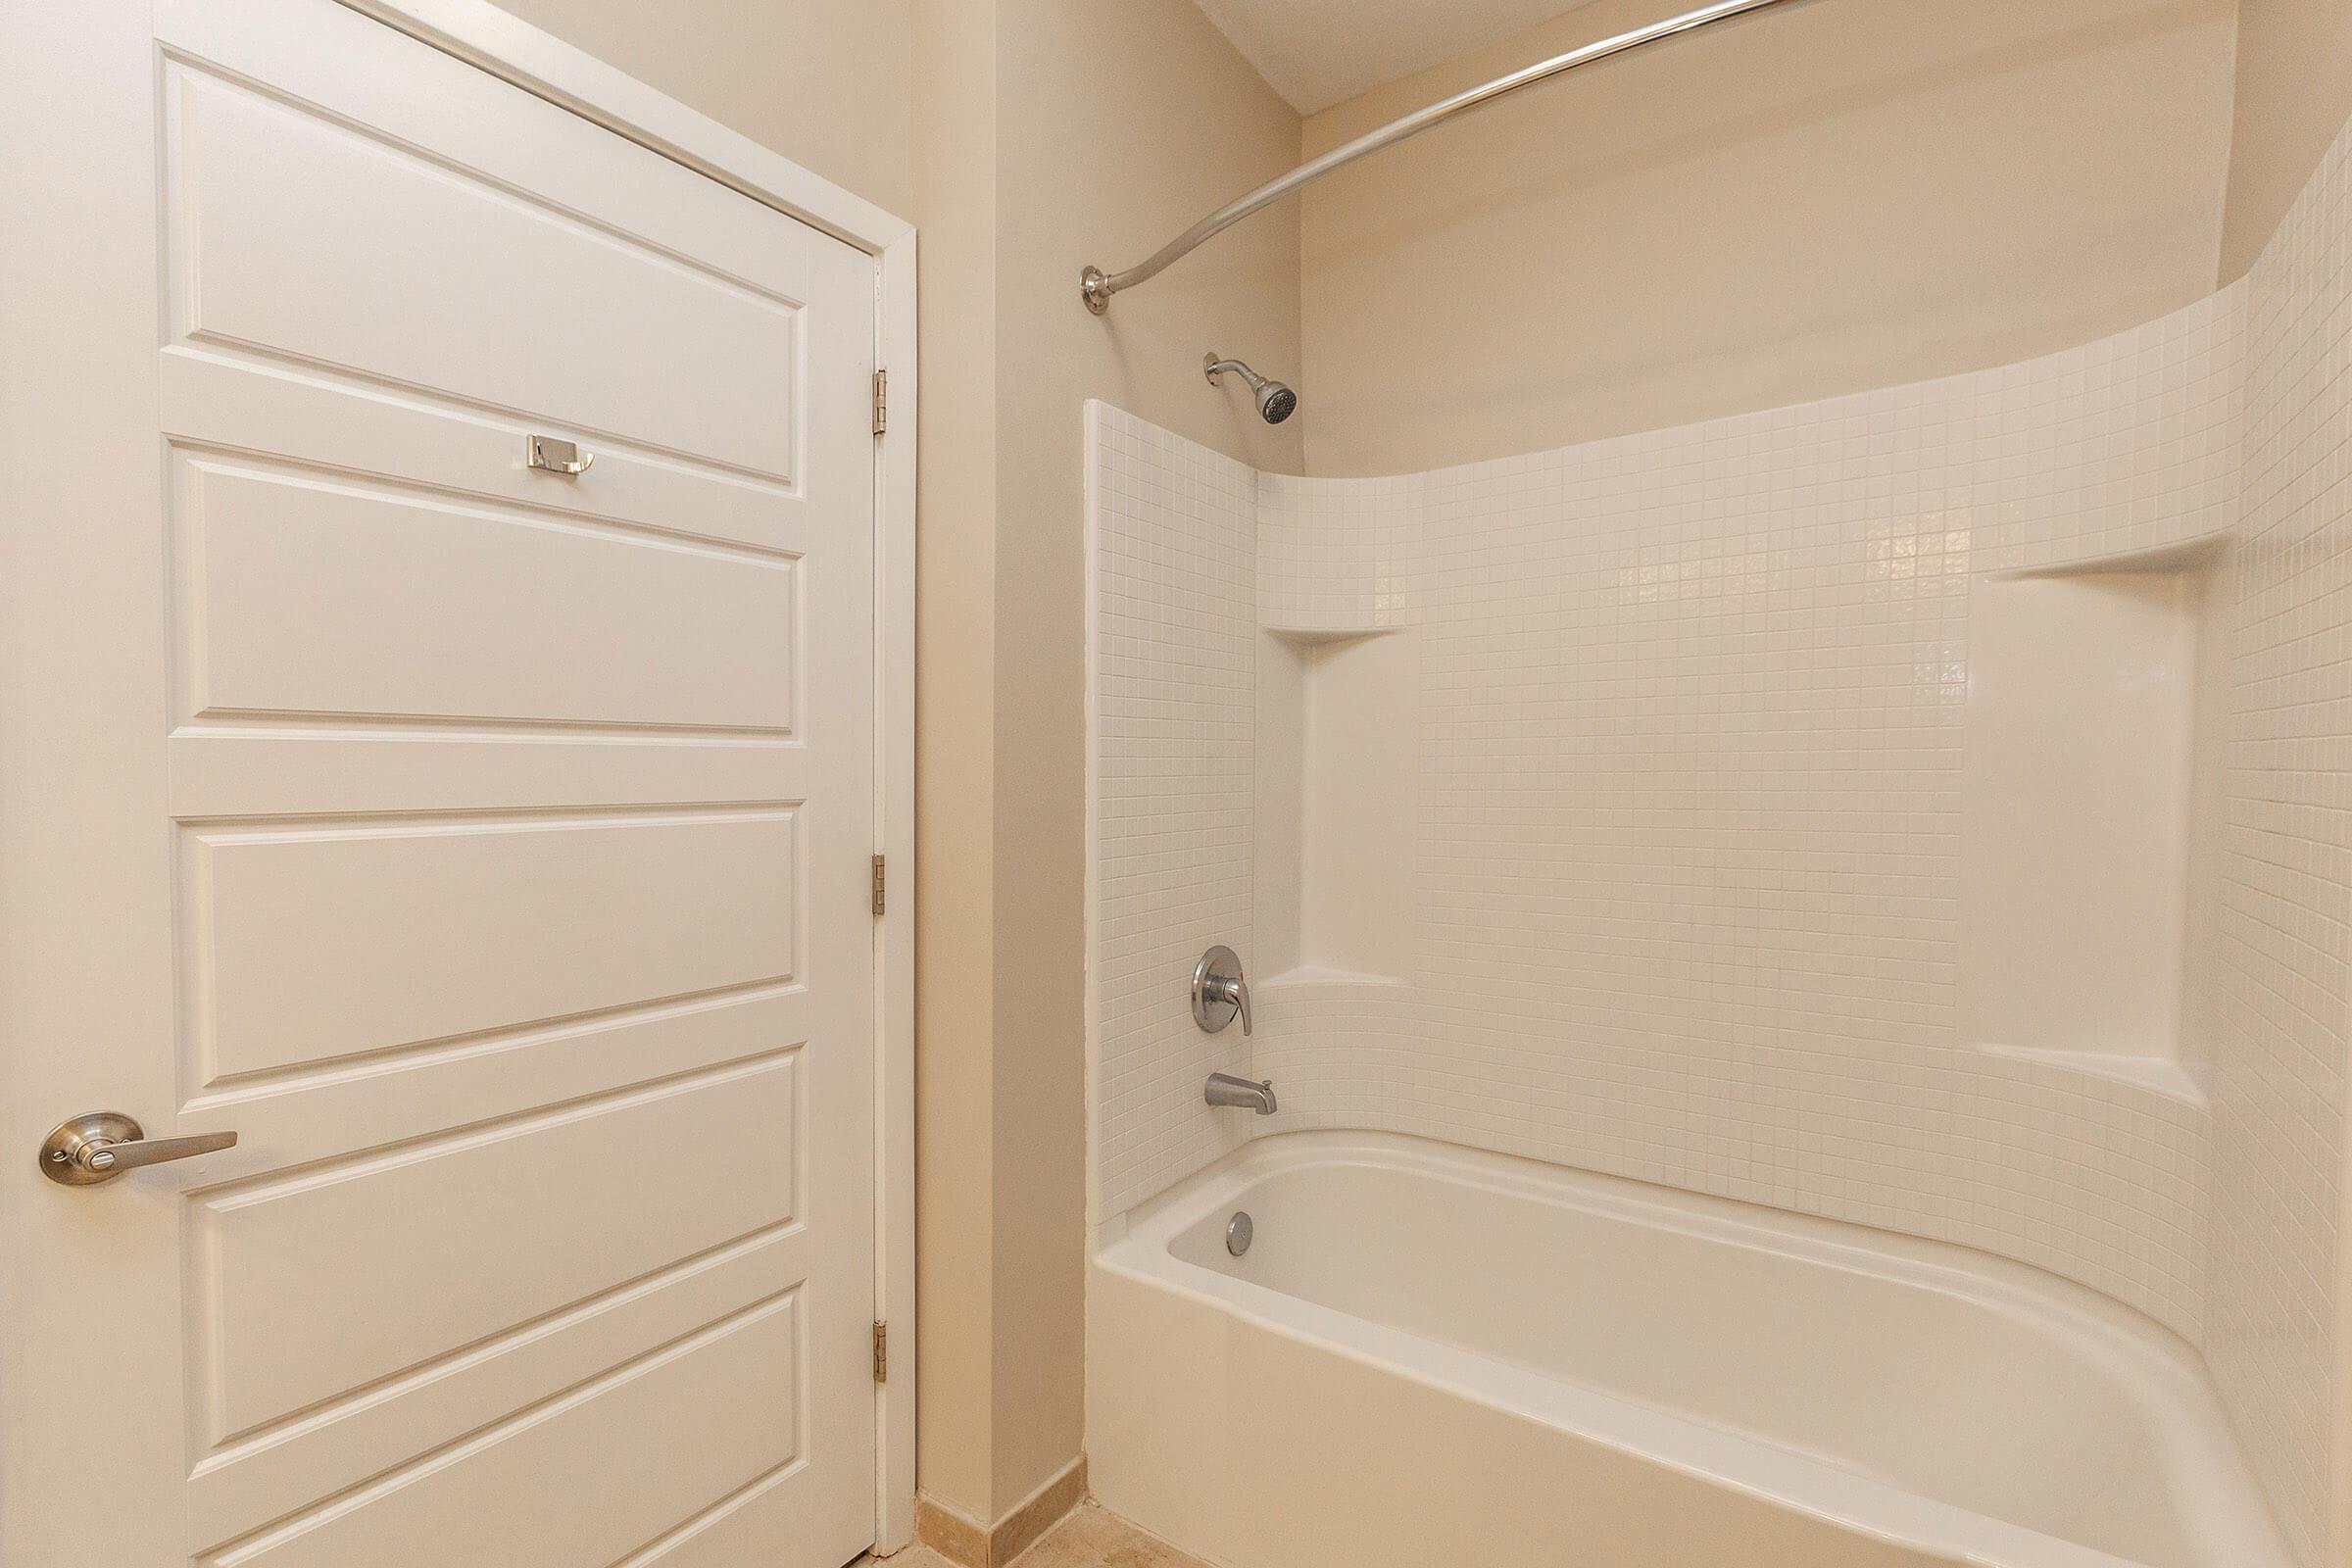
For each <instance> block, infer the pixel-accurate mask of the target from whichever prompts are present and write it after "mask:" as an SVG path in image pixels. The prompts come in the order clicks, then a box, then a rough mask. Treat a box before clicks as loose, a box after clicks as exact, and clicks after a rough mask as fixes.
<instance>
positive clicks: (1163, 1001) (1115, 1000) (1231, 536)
mask: <svg viewBox="0 0 2352 1568" xmlns="http://www.w3.org/2000/svg"><path fill="white" fill-rule="evenodd" d="M1086 412H1087V433H1088V446H1089V460H1088V465H1087V467H1088V484H1089V486H1090V491H1089V501H1090V505H1089V507H1088V515H1089V517H1090V520H1091V525H1092V528H1093V531H1094V572H1095V594H1094V601H1095V602H1094V606H1093V613H1094V617H1095V634H1094V647H1093V657H1094V671H1095V673H1094V682H1093V689H1092V692H1091V694H1090V695H1091V699H1092V705H1093V718H1094V728H1095V736H1096V738H1095V742H1094V749H1095V755H1094V758H1093V761H1092V765H1093V768H1094V774H1095V786H1094V791H1093V794H1094V818H1095V821H1094V830H1095V835H1096V838H1095V845H1096V849H1095V879H1096V894H1095V913H1096V921H1097V929H1096V941H1095V953H1094V955H1093V960H1094V964H1095V975H1094V982H1095V987H1094V989H1095V1006H1096V1023H1097V1031H1096V1032H1097V1040H1098V1044H1097V1056H1096V1063H1095V1069H1096V1139H1097V1152H1098V1160H1099V1181H1100V1183H1101V1202H1102V1206H1103V1213H1105V1214H1117V1213H1122V1212H1124V1211H1125V1210H1126V1209H1127V1208H1129V1207H1130V1206H1132V1205H1133V1204H1134V1203H1135V1202H1137V1201H1140V1200H1142V1199H1144V1198H1148V1197H1150V1196H1151V1195H1152V1194H1153V1193H1155V1192H1158V1191H1160V1190H1161V1189H1162V1188H1164V1187H1166V1186H1167V1185H1168V1184H1169V1183H1171V1182H1173V1181H1176V1180H1178V1179H1180V1178H1182V1177H1184V1176H1186V1175H1188V1174H1190V1173H1191V1172H1193V1171H1195V1170H1198V1169H1199V1168H1200V1167H1201V1166H1202V1165H1204V1164H1206V1163H1207V1162H1208V1161H1210V1160H1212V1159H1214V1158H1215V1157H1216V1156H1217V1155H1218V1154H1219V1153H1220V1152H1223V1151H1224V1150H1225V1149H1226V1148H1229V1147H1231V1146H1232V1145H1234V1144H1237V1143H1239V1142H1241V1141H1242V1140H1243V1139H1244V1138H1246V1137H1247V1136H1248V1134H1249V1129H1248V1128H1246V1127H1242V1126H1238V1125H1236V1124H1235V1123H1234V1122H1233V1121H1232V1119H1231V1118H1218V1117H1214V1116H1211V1115H1209V1114H1207V1113H1206V1111H1205V1109H1204V1107H1203V1106H1202V1105H1201V1080H1202V1079H1204V1078H1206V1077H1207V1076H1208V1074H1209V1073H1211V1072H1212V1071H1216V1070H1219V1069H1224V1070H1229V1071H1240V1070H1241V1069H1242V1068H1243V1067H1245V1066H1247V1065H1248V1062H1247V1058H1246V1056H1245V1055H1243V1054H1240V1053H1239V1052H1238V1050H1237V1045H1236V1042H1238V1039H1239V1032H1238V1031H1232V1030H1229V1031H1227V1033H1226V1034H1225V1035H1221V1036H1214V1037H1212V1036H1209V1035H1204V1034H1202V1033H1201V1031H1200V1030H1199V1029H1198V1028H1196V1027H1195V1026H1194V1024H1193V1015H1192V1005H1191V1002H1190V1000H1189V991H1188V987H1189V985H1190V982H1191V979H1192V972H1193V965H1194V964H1195V963H1197V962H1198V961H1199V960H1200V957H1201V954H1202V953H1203V952H1205V951H1206V950H1207V949H1208V947H1209V946H1210V945H1211V944H1213V943H1218V942H1223V943H1227V944H1230V945H1231V946H1233V947H1234V948H1236V949H1238V950H1240V951H1241V952H1243V953H1245V954H1247V953H1248V952H1249V951H1250V789H1251V776H1252V769H1251V751H1250V746H1251V730H1252V729H1253V728H1254V723H1253V717H1254V715H1253V714H1252V712H1251V693H1252V690H1253V688H1254V679H1255V664H1254V660H1255V657H1256V640H1257V635H1258V634H1257V621H1256V601H1255V599H1254V597H1253V594H1252V590H1251V586H1250V585H1251V581H1252V579H1253V577H1254V575H1255V570H1254V566H1253V559H1254V552H1255V549H1256V486H1257V476H1256V474H1255V473H1254V472H1252V471H1251V470H1250V469H1249V468H1246V467H1244V466H1241V465H1240V464H1238V463H1235V462H1232V461H1231V460H1229V459H1226V458H1223V457H1220V456H1218V455H1217V454H1215V453H1213V452H1210V451H1208V450H1207V449H1206V448H1204V447H1199V446H1195V445H1193V444H1192V443H1191V442H1188V441H1183V440H1180V439H1178V438H1177V437H1175V436H1172V435H1169V434H1168V433H1167V432H1165V431H1163V430H1159V429H1156V428H1154V427H1152V426H1151V425H1148V424H1145V423H1144V422H1143V421H1142V420H1140V419H1137V418H1135V417H1132V416H1129V415H1126V414H1122V413H1120V412H1119V411H1118V410H1116V409H1113V408H1110V407H1108V406H1106V405H1103V404H1101V403H1089V404H1088V405H1087V411H1086Z"/></svg>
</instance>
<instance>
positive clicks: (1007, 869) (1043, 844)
mask: <svg viewBox="0 0 2352 1568" xmlns="http://www.w3.org/2000/svg"><path fill="white" fill-rule="evenodd" d="M1000 16H1001V23H1000V31H999V34H998V53H997V70H998V90H999V98H998V106H997V112H998V134H999V138H1000V140H999V148H998V169H997V177H998V192H999V198H1000V208H999V215H998V216H999V248H998V257H997V307H998V308H997V333H998V338H997V355H998V358H997V385H996V391H997V417H998V421H999V429H998V443H997V460H998V466H997V613H998V619H997V628H996V677H997V687H996V689H997V743H996V801H997V867H996V911H995V918H996V929H997V932H998V949H999V959H998V965H997V990H996V1050H997V1058H998V1072H997V1094H998V1115H999V1119H1000V1125H999V1130H998V1136H997V1139H996V1150H997V1163H996V1170H995V1188H996V1201H997V1204H998V1225H997V1277H996V1290H995V1300H994V1312H995V1316H996V1321H997V1324H998V1332H997V1336H996V1339H997V1348H998V1363H997V1387H998V1391H999V1410H998V1415H997V1433H996V1455H995V1464H994V1469H995V1494H994V1496H995V1506H996V1508H997V1510H998V1512H1000V1513H1002V1512H1003V1511H1004V1509H1005V1508H1006V1507H1008V1506H1010V1505H1011V1504H1012V1503H1013V1502H1016V1501H1018V1500H1019V1499H1020V1498H1021V1497H1022V1496H1023V1495H1026V1494H1027V1493H1028V1492H1029V1491H1030V1490H1032V1489H1033V1488H1035V1487H1036V1486H1037V1485H1038V1484H1039V1483H1040V1482H1042V1481H1044V1480H1045V1479H1047V1477H1048V1476H1050V1475H1051V1474H1052V1473H1053V1471H1054V1468H1055V1467H1056V1466H1057V1465H1059V1464H1060V1463H1061V1462H1062V1461H1063V1460H1065V1459H1066V1458H1068V1457H1069V1456H1070V1455H1071V1454H1074V1453H1075V1452H1076V1451H1077V1449H1078V1446H1079V1444H1080V1442H1081V1441H1082V1439H1083V1416H1084V1377H1085V1365H1084V1357H1083V1356H1082V1355H1081V1354H1080V1353H1079V1350H1080V1347H1081V1345H1082V1344H1083V1338H1084V1332H1085V1317H1084V1305H1085V1302H1084V1291H1085V1262H1086V1231H1087V1227H1086V1214H1085V1170H1086V1100H1085V1067H1084V1063H1085V1059H1086V1050H1085V990H1084V973H1085V953H1084V945H1083V940H1082V938H1083V917H1084V908H1085V853H1084V852H1085V839H1084V829H1083V812H1084V808H1085V799H1084V774H1083V760H1084V756H1085V745H1084V740H1085V707H1084V702H1085V691H1084V682H1085V619H1084V615H1085V564H1086V558H1085V551H1084V548H1083V526H1084V520H1085V508H1084V489H1083V471H1082V470H1083V465H1082V462H1081V459H1082V454H1083V449H1084V440H1083V426H1082V422H1081V419H1082V411H1081V405H1082V404H1083V402H1084V400H1085V399H1087V398H1104V399H1108V400H1110V401H1112V402H1115V403H1117V404H1119V405H1120V406H1121V407H1123V408H1126V409H1130V410H1133V411H1134V412H1136V413H1137V414H1140V415H1142V416H1143V417H1146V418H1148V419H1151V420H1152V421H1153V422H1155V423H1158V424H1162V425H1165V426H1168V427H1169V428H1172V429H1175V430H1178V431H1181V432H1182V433H1184V434H1185V435H1188V436H1190V437H1192V438H1193V439H1195V440H1198V441H1201V442H1203V443H1206V444H1208V445H1210V446H1214V447H1216V448H1218V449H1220V450H1222V451H1224V452H1227V453H1230V454H1232V455H1234V456H1236V457H1239V458H1242V459H1244V460H1245V461H1248V462H1250V463H1252V464H1261V465H1264V466H1271V467H1285V468H1296V467H1297V466H1299V457H1300V452H1299V435H1298V428H1297V426H1296V425H1285V426H1281V427H1277V428H1269V427H1267V426H1266V425H1264V424H1262V423H1260V422H1258V420H1257V418H1256V416H1255V414H1254V412H1253V411H1251V410H1250V407H1249V403H1248V400H1247V399H1246V398H1245V397H1243V396H1241V395H1240V392H1239V389H1238V388H1235V387H1233V386H1232V385H1231V384H1230V383H1228V385H1227V386H1226V388H1224V389H1223V390H1219V389H1217V388H1212V387H1210V386H1209V385H1208V384H1207V382H1206V381H1205V380H1204V379H1203V378H1202V376H1201V354H1202V352H1203V351H1205V350H1207V349H1210V348H1216V349H1220V350H1224V351H1226V352H1229V353H1235V354H1240V355H1243V356H1245V357H1247V358H1250V359H1253V360H1256V361H1258V362H1260V363H1261V364H1263V365H1264V366H1265V367H1266V368H1268V369H1269V371H1270V372H1271V373H1274V374H1288V373H1289V371H1290V370H1291V368H1295V367H1296V366H1297V364H1298V363H1299V266H1298V258H1299V229H1298V221H1297V218H1296V216H1295V215H1293V214H1278V215H1269V216H1268V217H1267V218H1266V219H1261V220H1260V221H1259V224H1258V225H1257V226H1256V227H1255V228H1254V231H1252V232H1248V233H1243V232H1236V233H1234V234H1232V235H1229V236H1228V237H1227V238H1226V240H1225V242H1224V243H1223V244H1221V245H1219V246H1217V247H1215V248H1214V249H1213V250H1211V251H1204V252H1202V253H1201V255H1199V256H1197V257H1195V258H1194V259H1193V260H1192V261H1190V262H1188V263H1186V264H1185V266H1184V267H1183V268H1182V269H1180V270H1175V271H1171V272H1169V273H1168V274H1167V275H1166V276H1164V277H1163V278H1161V279H1160V280H1159V281H1158V283H1156V284H1155V285H1154V286H1153V287H1152V288H1151V289H1150V290H1144V291H1139V292H1138V293H1136V294H1134V295H1132V296H1129V297H1127V298H1125V299H1122V300H1120V301H1119V303H1118V305H1117V307H1116V308H1115V309H1114V310H1113V311H1112V313H1111V315H1110V316H1109V317H1107V318H1105V319H1096V318H1095V317H1093V316H1090V315H1089V314H1087V311H1086V309H1085V307H1084V306H1083V305H1082V304H1081V303H1080V302H1079V298H1078V281H1077V280H1078V271H1079V269H1080V268H1081V267H1082V266H1084V265H1085V264H1086V263H1088V262H1090V261H1091V262H1099V263H1101V264H1102V265H1103V266H1105V267H1119V266H1125V265H1127V264H1129V263H1131V262H1133V261H1135V260H1137V259H1139V258H1141V257H1142V256H1143V255H1144V254H1145V253H1146V252H1148V251H1150V250H1152V248H1154V247H1155V246H1157V245H1158V244H1160V242H1161V241H1163V240H1164V239H1166V238H1167V236H1168V235H1170V234H1172V233H1174V232H1175V231H1176V230H1178V229H1180V228H1182V227H1183V226H1184V225H1185V224H1187V223H1190V222H1191V221H1193V220H1194V219H1196V218H1198V217H1200V216H1201V213H1203V212H1206V211H1207V210H1208V209H1210V208H1212V207H1215V206H1216V205H1218V204H1219V203H1220V202H1223V201H1225V200H1226V199H1228V198H1229V197H1231V196H1233V195H1235V194H1237V193H1238V192H1240V191H1242V190H1246V189H1248V188H1249V187H1250V186H1251V185H1253V184H1256V183H1259V182H1261V181H1263V180H1266V179H1269V178H1271V177H1273V176H1274V175H1275V174H1278V173H1280V172H1283V171H1284V170H1285V169H1288V168H1289V167H1290V166H1291V164H1292V163H1293V162H1295V161H1296V159H1297V157H1298V150H1299V118H1298V116H1297V115H1295V114H1294V113H1292V111H1291V110H1290V108H1289V107H1288V106H1287V105H1285V104H1284V103H1283V102H1282V100H1281V99H1280V98H1278V97H1277V96H1276V95H1275V94H1274V92H1273V91H1272V90H1271V89H1270V88H1268V87H1267V86H1266V85H1265V84H1264V83H1263V82H1262V81H1260V80H1259V79H1258V77H1257V74H1256V73H1254V72H1253V71H1251V70H1250V67H1249V66H1248V65H1247V64H1245V63H1244V62H1243V60H1242V58H1241V57H1240V55H1239V54H1237V53H1235V51H1234V50H1233V49H1232V47H1231V46H1230V45H1228V44H1227V43H1226V42H1225V40H1224V37H1223V35H1221V34H1220V33H1218V32H1217V31H1216V30H1215V29H1214V28H1212V27H1211V26H1210V25H1208V23H1207V22H1206V21H1205V20H1204V19H1203V18H1202V17H1201V13H1200V11H1199V10H1198V9H1196V8H1195V6H1194V5H1193V4H1192V0H1116V3H1114V4H1103V0H1018V3H1008V4H1005V5H1004V6H1002V7H1001V9H1000Z"/></svg>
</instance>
